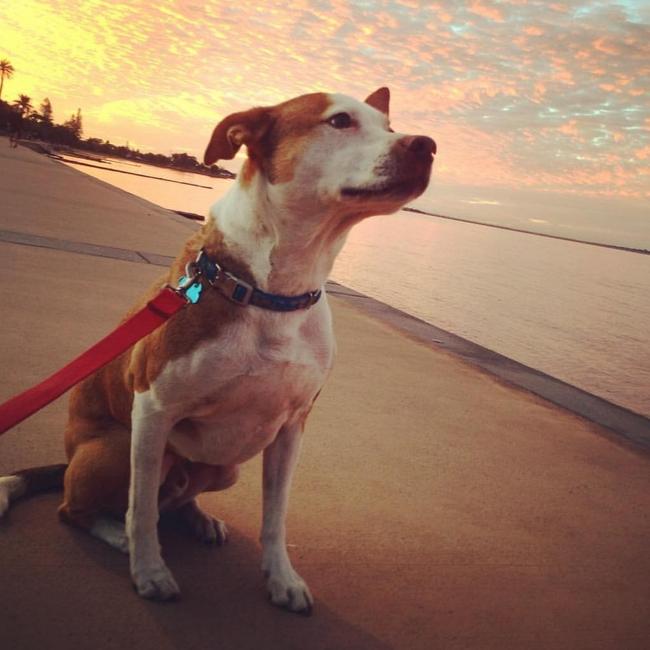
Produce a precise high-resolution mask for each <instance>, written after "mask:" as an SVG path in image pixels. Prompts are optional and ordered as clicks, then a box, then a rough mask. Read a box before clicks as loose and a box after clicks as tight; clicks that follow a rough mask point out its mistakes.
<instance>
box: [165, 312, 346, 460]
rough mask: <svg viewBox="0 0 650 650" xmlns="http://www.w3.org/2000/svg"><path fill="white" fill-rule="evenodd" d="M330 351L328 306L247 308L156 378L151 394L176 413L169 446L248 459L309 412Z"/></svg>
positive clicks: (193, 455) (186, 452)
mask: <svg viewBox="0 0 650 650" xmlns="http://www.w3.org/2000/svg"><path fill="white" fill-rule="evenodd" d="M318 312H321V313H320V314H319V313H318ZM283 316H284V318H283ZM333 353H334V344H333V337H332V333H331V324H330V321H329V310H328V309H327V310H324V309H322V308H321V309H319V310H318V311H316V310H314V313H310V314H301V315H297V314H291V315H286V314H265V313H262V314H254V315H253V317H251V318H247V319H245V320H244V321H243V323H240V324H238V325H235V326H229V328H228V329H227V330H225V331H223V332H222V333H221V334H220V336H219V338H218V339H216V340H212V341H206V342H205V343H204V344H202V345H201V346H199V347H198V348H196V349H195V350H193V351H192V352H191V353H189V354H188V355H186V356H184V357H181V358H179V359H177V360H174V361H172V362H170V363H168V364H167V366H166V367H165V370H164V371H163V373H162V374H161V376H160V377H159V379H158V380H156V385H155V386H154V388H155V391H156V393H157V396H158V397H159V399H161V400H162V401H163V402H164V403H165V404H168V405H169V407H170V408H171V409H173V411H174V413H175V415H176V417H175V419H176V420H177V425H176V426H175V427H174V429H173V430H172V432H171V435H170V437H169V442H170V444H171V446H172V447H173V449H174V450H175V451H176V452H177V453H179V454H180V455H182V456H184V457H186V458H189V459H190V460H193V461H198V462H204V463H209V464H216V465H226V464H237V463H241V462H244V461H245V460H248V459H249V458H251V457H252V456H254V455H256V454H257V453H259V452H260V451H261V450H262V449H264V448H265V447H266V446H267V445H268V444H270V443H271V442H272V441H273V440H274V438H275V436H276V435H277V433H278V431H279V429H280V428H281V427H282V426H284V425H286V424H290V423H292V422H294V421H299V420H300V419H301V418H302V417H305V415H306V414H307V413H308V412H309V409H310V408H311V404H312V403H313V400H314V399H315V397H316V395H317V394H318V391H319V390H320V389H321V387H322V385H323V382H324V381H325V378H326V376H327V373H328V371H329V369H330V367H331V364H332V358H333Z"/></svg>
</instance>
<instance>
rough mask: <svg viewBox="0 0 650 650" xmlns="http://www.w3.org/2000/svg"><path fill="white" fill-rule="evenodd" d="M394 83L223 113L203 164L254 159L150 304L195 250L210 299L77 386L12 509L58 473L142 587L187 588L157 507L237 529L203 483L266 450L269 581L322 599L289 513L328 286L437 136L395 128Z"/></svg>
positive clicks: (72, 520) (69, 512)
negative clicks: (214, 510)
mask: <svg viewBox="0 0 650 650" xmlns="http://www.w3.org/2000/svg"><path fill="white" fill-rule="evenodd" d="M389 99H390V93H389V90H388V88H380V89H379V90H377V91H375V92H374V93H372V94H371V95H370V96H368V97H367V98H366V100H365V102H360V101H357V100H355V99H353V98H351V97H348V96H345V95H341V94H326V93H313V94H308V95H303V96H300V97H297V98H295V99H291V100H289V101H286V102H284V103H281V104H278V105H275V106H268V107H258V108H252V109H250V110H247V111H243V112H238V113H234V114H232V115H229V116H228V117H226V118H225V119H223V120H222V121H221V122H220V123H219V124H218V125H217V126H216V127H215V129H214V132H213V133H212V137H211V139H210V142H209V144H208V146H207V149H206V151H205V164H206V165H212V164H213V163H215V162H216V161H217V160H230V159H233V158H234V157H235V155H236V154H237V152H238V151H239V149H240V148H241V147H242V146H245V147H246V149H247V157H246V160H245V162H244V163H243V166H242V169H241V171H240V173H239V175H238V177H237V180H236V181H235V182H234V184H233V186H232V188H231V189H230V190H229V191H228V192H227V193H226V194H225V195H224V197H223V198H222V199H221V200H220V201H218V202H217V203H216V204H215V205H214V206H213V207H212V208H211V210H210V213H209V217H208V219H207V220H206V222H205V224H204V225H203V226H202V228H201V229H200V231H199V232H198V233H197V234H195V235H194V236H193V237H192V238H190V240H189V241H188V242H187V243H186V244H185V247H184V249H183V250H182V252H181V253H180V255H179V256H178V257H177V258H176V260H175V261H174V263H173V264H172V266H171V269H170V271H169V273H168V274H167V276H166V277H165V278H162V279H161V281H160V282H159V283H157V284H156V285H155V286H154V287H153V288H152V289H151V292H150V294H149V295H147V296H146V297H145V298H144V300H143V303H142V304H144V302H146V301H147V300H148V299H150V298H151V297H152V296H153V295H155V293H157V292H158V291H159V290H160V289H161V288H162V287H163V286H164V285H165V284H171V285H173V286H177V285H178V283H179V278H181V277H182V276H185V275H186V272H189V271H187V269H190V270H191V269H194V270H196V269H197V268H200V269H202V271H203V272H202V274H201V275H200V276H198V278H193V277H191V278H190V279H189V280H188V282H191V281H192V280H196V281H195V283H194V284H195V289H196V290H197V291H199V292H200V299H199V300H198V302H197V304H195V305H190V306H188V307H186V308H185V309H183V310H182V311H180V312H179V313H178V314H176V315H175V316H174V317H173V318H172V319H171V320H169V321H167V322H166V323H165V325H163V326H162V327H160V328H159V329H158V330H156V331H154V332H153V333H151V334H149V335H148V336H147V337H145V338H144V339H142V340H141V341H140V342H138V343H137V344H136V345H135V346H134V347H133V348H131V349H130V350H129V351H128V352H126V353H124V354H123V355H121V356H120V357H118V358H117V359H115V360H114V361H112V362H111V363H110V364H108V365H107V366H105V367H104V368H102V369H101V370H99V371H98V372H96V373H95V374H94V375H92V376H91V377H89V378H88V379H86V380H84V381H83V382H82V383H80V384H78V385H77V386H76V387H75V388H74V389H73V391H72V393H71V396H70V405H69V419H68V423H67V427H66V431H65V451H66V455H67V457H68V464H67V466H66V465H60V466H52V467H47V468H37V469H31V470H24V471H22V472H17V473H15V474H12V475H11V476H5V477H3V478H1V479H0V516H1V515H2V514H3V513H4V511H6V510H7V508H8V506H9V504H10V502H11V501H12V500H15V499H16V498H18V497H21V496H27V495H29V494H32V493H35V492H38V491H41V490H44V489H48V488H53V487H54V488H56V487H59V486H60V485H61V483H62V485H63V490H64V497H63V503H62V505H61V506H60V508H59V515H60V517H61V519H62V520H63V521H65V522H67V523H69V524H73V525H75V526H78V527H80V528H83V529H85V530H87V531H89V532H90V533H91V534H92V535H93V536H95V537H97V538H100V539H102V540H104V541H105V542H107V543H108V544H110V545H111V546H113V547H115V548H117V549H119V550H121V551H123V552H125V553H128V554H129V558H130V570H131V577H132V580H133V583H134V586H135V588H136V590H137V593H138V594H139V595H141V596H143V597H145V598H151V599H156V600H168V599H172V598H174V597H176V596H177V595H178V594H179V588H178V585H177V584H176V581H175V580H174V577H173V576H172V574H171V572H170V570H169V569H168V568H167V566H166V565H165V563H164V561H163V559H162V557H161V554H160V547H159V543H158V532H157V523H158V519H159V513H161V512H166V511H174V512H176V513H177V515H178V516H179V517H180V518H181V519H183V520H184V521H185V522H186V523H187V524H188V526H189V529H190V530H191V531H192V532H193V533H194V535H195V536H196V537H197V538H199V539H200V540H203V541H207V542H213V543H216V544H222V543H224V542H225V540H226V537H227V530H226V526H225V524H224V523H223V522H222V521H220V520H218V519H215V518H213V517H211V516H210V515H208V514H207V513H205V512H203V511H202V510H201V509H200V508H199V506H198V505H197V502H196V497H197V495H199V494H201V493H202V492H207V491H217V490H224V489H226V488H228V487H230V486H231V485H233V484H234V483H235V482H236V480H237V474H238V467H239V465H241V464H242V463H244V462H246V461H247V460H249V459H250V458H252V457H253V456H255V455H257V454H259V453H260V452H263V523H262V530H261V537H260V540H261V544H262V569H263V571H264V572H265V574H266V576H267V589H268V591H269V594H270V599H271V602H272V603H274V604H276V605H279V606H283V607H285V608H287V609H289V610H291V611H294V612H302V613H309V612H310V611H311V608H312V605H313V598H312V595H311V593H310V590H309V588H308V587H307V585H306V584H305V581H304V580H303V579H302V578H301V577H300V576H299V575H298V573H297V572H296V571H295V570H294V568H293V566H292V564H291V561H290V559H289V556H288V553H287V549H286V543H285V516H286V513H287V501H288V496H289V490H290V484H291V478H292V474H293V471H294V467H295V465H296V461H297V459H298V453H299V448H300V442H301V436H302V433H303V430H304V426H305V421H306V419H307V416H308V415H309V412H310V410H311V408H312V406H313V404H314V401H315V400H316V398H317V396H318V394H319V392H320V390H321V388H322V386H323V384H324V382H325V380H326V377H327V375H328V373H329V371H330V369H331V367H332V362H333V359H334V354H335V342H334V336H333V332H332V320H331V314H330V308H329V306H328V303H327V296H326V295H325V292H324V290H323V286H324V283H325V281H326V279H327V277H328V274H329V273H330V271H331V269H332V265H333V263H334V260H335V258H336V256H337V254H338V252H339V251H340V250H341V247H342V246H343V244H344V241H345V239H346V236H347V233H348V231H349V230H350V228H351V227H352V226H354V225H355V224H356V223H358V222H359V221H361V220H362V219H364V218H366V217H369V216H371V215H379V214H388V213H391V212H395V211H396V210H398V209H399V208H401V207H402V206H403V205H404V204H405V203H407V202H408V201H410V200H412V199H414V198H415V197H417V196H419V195H420V194H421V193H422V192H423V191H424V190H425V188H426V187H427V184H428V182H429V177H430V173H431V168H432V164H433V159H434V154H435V153H436V144H435V142H434V141H433V140H432V139H431V138H429V137H427V136H413V135H404V134H400V133H395V132H394V131H393V130H392V129H391V128H390V124H389ZM140 306H141V305H139V306H138V307H140ZM61 478H62V480H61ZM125 515H126V516H125Z"/></svg>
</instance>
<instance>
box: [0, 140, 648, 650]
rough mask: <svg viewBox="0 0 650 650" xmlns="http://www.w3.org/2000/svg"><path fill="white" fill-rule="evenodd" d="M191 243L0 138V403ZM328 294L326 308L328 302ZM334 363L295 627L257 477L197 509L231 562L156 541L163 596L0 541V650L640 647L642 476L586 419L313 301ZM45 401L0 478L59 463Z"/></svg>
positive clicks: (51, 501) (115, 194) (355, 312)
mask: <svg viewBox="0 0 650 650" xmlns="http://www.w3.org/2000/svg"><path fill="white" fill-rule="evenodd" d="M195 228H196V224H194V223H192V222H190V221H187V220H185V219H183V218H182V217H179V216H177V215H174V214H172V213H171V212H169V211H167V210H164V209H162V208H159V207H156V206H153V205H151V204H149V203H147V202H146V201H144V200H142V199H139V198H137V197H134V196H132V195H130V194H128V193H126V192H123V191H121V190H118V189H116V188H113V187H111V186H109V185H107V184H105V183H103V182H101V181H98V180H95V179H93V178H90V177H88V176H86V175H84V174H82V173H81V172H79V171H77V170H74V169H70V168H68V167H66V166H64V165H62V164H61V163H58V162H56V161H53V160H50V159H48V158H47V157H45V156H42V155H39V154H37V153H34V152H32V151H29V150H27V149H25V148H23V147H19V148H18V149H15V150H12V149H9V147H8V144H7V141H6V139H4V138H0V299H1V301H2V302H1V303H0V304H2V308H0V325H1V327H2V336H1V337H0V359H1V362H2V368H3V372H2V373H1V375H0V400H4V399H6V398H8V397H10V396H11V395H13V394H15V393H16V392H18V391H20V390H23V389H25V388H27V387H29V386H30V385H32V384H33V383H35V382H37V381H38V380H40V379H42V378H43V377H44V376H46V375H47V374H49V373H51V372H53V371H54V370H56V369H58V368H59V367H60V366H61V365H63V364H64V363H65V362H67V361H68V360H70V358H72V357H73V356H74V355H76V354H78V353H79V352H81V351H82V350H83V349H85V348H86V347H87V346H89V345H90V344H92V343H93V342H95V341H96V340H97V339H98V338H100V337H101V336H102V335H104V334H105V333H106V332H107V331H108V330H110V329H111V328H112V326H113V325H114V324H116V323H117V322H118V321H119V319H120V317H121V316H122V314H123V312H124V311H125V310H126V309H127V308H128V307H129V306H130V304H131V303H132V302H133V301H134V300H135V299H136V297H137V296H138V295H139V294H140V293H141V292H142V291H143V290H144V289H146V288H147V287H148V286H149V284H150V282H151V281H152V280H153V279H154V278H156V277H158V276H159V275H160V274H161V270H162V269H161V264H164V263H165V260H167V259H168V258H169V257H170V256H173V255H175V254H176V252H177V251H178V250H179V249H180V246H181V244H182V242H183V241H184V240H185V239H186V238H187V237H188V236H189V235H190V234H191V233H192V232H193V231H194V229H195ZM341 293H345V292H341ZM331 301H332V303H333V310H334V319H335V328H336V332H337V339H338V344H339V353H338V360H337V365H336V368H335V370H334V373H333V375H332V377H331V378H330V381H329V383H328V384H327V386H326V388H325V389H324V391H323V393H322V395H321V397H320V399H319V400H318V402H317V404H316V406H315V408H314V410H313V412H312V416H311V418H310V420H309V422H308V426H307V433H306V436H305V444H304V447H303V453H302V459H301V463H300V465H299V468H298V470H297V475H296V478H295V482H294V488H293V491H292V496H291V506H290V514H289V520H288V531H289V551H290V553H291V555H292V557H293V560H294V564H295V566H296V568H297V569H298V571H299V572H300V573H301V575H302V576H303V577H304V578H305V579H306V580H307V582H308V583H309V585H310V587H311V589H312V591H313V593H314V595H315V597H316V607H315V611H314V614H313V615H312V616H311V617H310V618H304V617H299V616H295V615H292V614H289V613H286V612H284V611H282V610H279V609H276V608H274V607H272V606H271V605H269V604H268V602H267V601H266V598H265V593H264V581H263V578H262V576H261V573H260V571H259V563H260V549H259V545H258V542H257V536H258V534H259V524H260V520H261V503H260V502H261V499H260V482H261V481H260V475H261V464H260V460H259V459H255V460H253V461H251V462H250V463H248V464H247V465H245V466H244V468H243V471H242V476H241V479H240V482H239V483H238V484H237V485H236V486H234V487H233V488H231V489H230V490H229V491H227V492H224V493H219V494H214V495H205V496H203V497H202V498H201V501H202V504H203V507H204V508H205V509H206V510H208V511H209V512H211V513H212V514H214V515H216V516H219V517H221V518H223V519H225V520H226V522H227V523H228V526H229V529H230V531H231V539H230V542H229V543H228V544H227V545H226V546H225V547H223V548H221V549H211V548H204V547H202V546H200V545H197V544H196V543H195V542H194V541H192V540H190V539H188V538H186V537H185V536H184V535H183V533H182V531H178V530H176V529H175V528H173V527H171V526H163V529H162V531H161V540H162V546H163V554H164V556H165V558H166V560H167V562H168V564H169V565H170V567H171V569H172V570H173V571H174V573H175V576H176V578H177V579H178V581H179V583H180V586H181V589H182V591H183V595H182V598H181V600H180V601H179V602H177V603H173V604H159V603H152V602H148V601H145V600H142V599H139V598H138V597H137V596H136V595H135V594H134V592H133V590H132V588H131V585H130V582H129V577H128V563H127V560H126V558H125V557H124V556H122V555H120V554H119V553H117V552H116V551H113V550H112V549H110V548H109V547H108V546H105V545H103V544H102V543H101V542H99V541H97V540H95V539H92V538H90V537H89V536H88V535H86V534H84V533H82V532H80V531H77V530H74V529H71V528H69V527H67V526H65V525H63V524H60V523H59V522H58V519H57V517H56V507H57V505H58V503H59V501H60V495H59V494H56V493H55V494H47V495H43V496H38V497H35V498H33V499H31V500H27V501H24V502H20V503H17V504H16V505H15V506H14V507H13V508H12V510H11V511H10V513H9V515H8V517H7V518H6V520H4V521H2V522H0V648H7V649H11V650H23V649H30V650H31V649H41V648H43V649H47V650H50V649H55V650H56V649H58V648H68V647H70V646H75V647H77V648H81V649H82V650H83V649H85V648H92V649H93V650H103V649H109V648H116V649H117V648H119V649H124V648H138V650H148V649H149V648H151V649H153V648H156V649H157V650H166V649H172V648H173V649H178V650H191V649H197V650H198V649H203V648H206V649H208V648H233V649H240V648H241V649H248V648H256V649H267V648H268V649H275V648H283V649H284V648H287V649H294V648H295V649H300V650H321V649H331V650H343V649H354V650H356V649H358V650H380V649H382V650H383V649H388V648H403V649H405V650H419V649H423V650H424V649H427V650H429V649H434V648H441V649H445V650H446V649H456V648H479V649H491V648H494V649H499V650H506V649H510V648H513V649H515V648H516V649H537V648H540V649H542V648H544V649H546V648H549V649H551V648H552V649H553V650H560V649H567V650H581V649H585V650H586V649H589V650H592V649H605V648H607V649H610V648H611V649H616V650H619V649H620V650H636V649H639V650H641V649H643V650H646V649H647V648H648V647H649V646H650V641H649V640H650V553H648V548H650V516H649V514H648V513H649V512H650V508H649V505H650V471H649V470H650V456H649V455H648V454H647V453H646V452H644V451H642V450H641V449H640V448H637V447H635V446H633V445H631V444H629V443H626V442H624V441H623V440H622V439H621V438H619V437H618V436H616V435H613V434H612V432H611V431H610V430H608V429H606V428H604V427H602V426H600V425H598V424H595V423H594V422H590V421H589V420H587V419H585V418H582V417H579V416H577V415H576V414H574V413H572V412H570V411H569V410H566V409H563V408H560V407H558V406H556V405H554V404H552V403H550V402H548V401H545V400H544V399H542V398H540V397H538V396H536V395H533V394H532V393H530V392H528V391H526V390H523V389H521V388H518V387H516V386H513V385H512V384H510V383H508V382H505V381H504V380H502V379H500V378H498V377H495V376H494V375H493V374H490V373H488V372H486V371H484V370H481V369H479V368H477V367H476V366H475V365H472V364H471V363H468V362H467V360H465V359H463V358H461V357H459V356H457V355H454V354H452V353H450V352H449V351H447V350H445V349H443V348H441V347H439V346H436V345H433V344H431V345H427V344H424V343H423V342H422V341H421V340H416V339H415V338H414V337H412V336H407V335H405V334H404V333H403V332H402V331H401V330H400V329H398V328H396V327H395V325H394V324H392V323H391V322H388V321H386V320H384V319H381V318H377V316H376V315H373V314H370V313H368V311H367V310H362V309H360V308H359V307H358V306H357V304H356V303H355V301H354V300H353V299H351V298H349V297H347V296H345V295H335V296H333V297H332V300H331ZM65 408H66V404H65V399H64V398H62V399H60V400H58V401H56V402H55V403H53V404H52V405H50V406H48V407H47V408H45V409H44V410H43V411H41V412H40V413H38V414H36V415H35V416H33V417H32V418H30V419H28V420H27V421H25V422H23V423H22V424H21V425H18V426H17V427H15V428H14V429H12V430H11V431H9V432H8V433H7V434H5V435H4V436H3V437H2V438H0V474H2V473H8V472H10V471H12V470H16V469H20V468H22V467H28V466H34V465H42V464H49V463H56V462H62V461H64V454H63V446H62V429H63V424H64V420H65Z"/></svg>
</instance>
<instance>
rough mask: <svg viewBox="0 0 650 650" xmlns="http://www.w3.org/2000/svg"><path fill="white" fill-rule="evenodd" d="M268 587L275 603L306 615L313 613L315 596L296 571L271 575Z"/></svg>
mask: <svg viewBox="0 0 650 650" xmlns="http://www.w3.org/2000/svg"><path fill="white" fill-rule="evenodd" d="M266 588H267V589H268V592H269V598H270V600H271V602H272V603H273V604H274V605H277V606H278V607H284V608H285V609H288V610H289V611H291V612H295V613H297V614H304V615H305V616H309V615H310V614H311V612H312V608H313V606H314V598H313V597H312V595H311V592H310V591H309V587H308V586H307V584H306V583H305V581H304V580H303V579H302V578H301V577H300V576H299V575H298V574H297V573H296V572H295V571H291V573H290V574H289V575H269V577H268V580H267V583H266Z"/></svg>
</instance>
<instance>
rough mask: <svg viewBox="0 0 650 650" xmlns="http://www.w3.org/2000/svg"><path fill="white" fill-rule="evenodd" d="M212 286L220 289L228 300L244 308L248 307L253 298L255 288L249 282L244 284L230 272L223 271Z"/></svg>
mask: <svg viewBox="0 0 650 650" xmlns="http://www.w3.org/2000/svg"><path fill="white" fill-rule="evenodd" d="M211 284H212V285H213V286H216V287H218V288H219V290H220V291H221V293H222V294H223V295H224V296H225V297H226V298H228V300H230V301H231V302H234V303H237V304H238V305H241V306H242V307H245V306H246V305H248V303H249V302H250V301H251V298H252V296H253V287H252V286H251V285H250V284H248V282H244V281H243V280H240V279H239V278H236V277H235V276H234V275H232V274H230V273H228V271H223V270H222V271H221V272H220V273H219V274H218V275H217V277H216V278H215V279H214V280H213V281H212V283H211Z"/></svg>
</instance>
